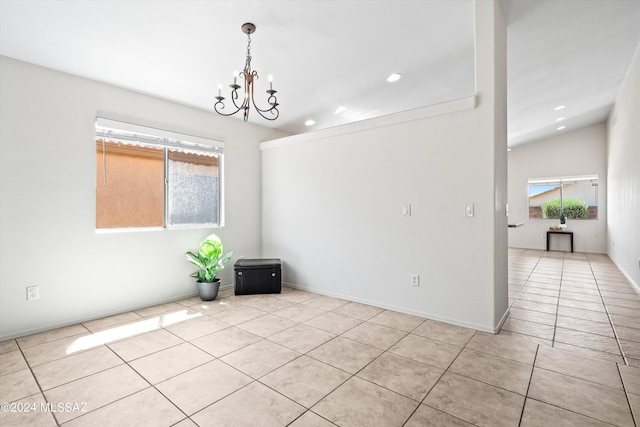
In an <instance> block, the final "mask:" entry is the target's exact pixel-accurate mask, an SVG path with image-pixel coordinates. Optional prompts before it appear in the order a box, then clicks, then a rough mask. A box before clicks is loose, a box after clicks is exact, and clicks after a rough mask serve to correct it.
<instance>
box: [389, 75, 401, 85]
mask: <svg viewBox="0 0 640 427" xmlns="http://www.w3.org/2000/svg"><path fill="white" fill-rule="evenodd" d="M401 77H402V74H398V73H392V74H389V77H387V81H388V82H389V83H393V82H397V81H398V80H400V78H401Z"/></svg>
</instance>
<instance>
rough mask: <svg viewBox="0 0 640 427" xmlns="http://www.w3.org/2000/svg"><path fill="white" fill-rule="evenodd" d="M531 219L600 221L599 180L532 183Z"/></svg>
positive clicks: (582, 179) (576, 179) (581, 179)
mask: <svg viewBox="0 0 640 427" xmlns="http://www.w3.org/2000/svg"><path fill="white" fill-rule="evenodd" d="M528 187H529V188H528V190H529V192H528V195H529V218H530V219H557V218H560V213H561V212H563V213H564V216H565V217H566V218H567V219H598V176H597V175H594V176H577V177H564V178H546V179H530V180H529V181H528Z"/></svg>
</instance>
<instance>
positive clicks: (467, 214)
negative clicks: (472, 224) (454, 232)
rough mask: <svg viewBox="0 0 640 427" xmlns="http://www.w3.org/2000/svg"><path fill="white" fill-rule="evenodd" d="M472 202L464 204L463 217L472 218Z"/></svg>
mask: <svg viewBox="0 0 640 427" xmlns="http://www.w3.org/2000/svg"><path fill="white" fill-rule="evenodd" d="M473 210H474V207H473V203H465V204H464V217H465V218H473Z"/></svg>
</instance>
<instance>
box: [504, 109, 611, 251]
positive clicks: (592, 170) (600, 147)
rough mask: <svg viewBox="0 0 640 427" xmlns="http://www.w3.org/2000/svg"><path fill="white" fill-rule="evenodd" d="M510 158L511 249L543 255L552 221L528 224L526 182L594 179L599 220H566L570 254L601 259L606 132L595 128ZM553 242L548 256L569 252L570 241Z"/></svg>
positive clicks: (602, 126) (603, 248)
mask: <svg viewBox="0 0 640 427" xmlns="http://www.w3.org/2000/svg"><path fill="white" fill-rule="evenodd" d="M508 158H509V179H508V183H509V223H511V224H514V223H520V222H522V223H524V225H523V226H522V227H518V228H510V229H509V246H510V247H514V248H528V249H546V243H547V234H546V232H547V230H548V229H549V227H550V226H551V225H557V224H558V220H555V219H531V220H529V205H528V202H527V201H528V195H527V180H528V179H530V178H551V177H562V176H575V175H591V174H598V176H599V178H600V181H599V186H598V189H599V190H598V191H599V196H598V198H599V200H598V203H599V204H598V219H597V220H581V221H578V220H567V231H573V233H574V235H573V237H574V246H575V247H574V251H576V252H591V253H605V252H606V238H607V126H606V123H604V122H603V123H599V124H596V125H592V126H588V127H585V128H581V129H577V130H574V131H570V132H565V133H559V134H558V135H556V136H554V137H552V138H547V139H543V140H540V141H536V142H533V143H530V144H524V145H519V146H516V147H514V148H513V149H512V150H511V151H510V152H509V154H508ZM557 237H558V236H554V238H552V239H551V248H550V249H552V250H567V251H568V250H570V247H569V246H570V244H569V239H568V238H566V237H565V238H557Z"/></svg>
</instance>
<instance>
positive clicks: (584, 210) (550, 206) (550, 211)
mask: <svg viewBox="0 0 640 427" xmlns="http://www.w3.org/2000/svg"><path fill="white" fill-rule="evenodd" d="M561 213H563V214H564V217H565V218H566V219H587V215H588V213H589V205H588V204H587V202H585V201H582V200H579V199H564V200H563V201H562V207H561V206H560V199H555V200H549V201H548V202H544V203H543V204H542V217H543V218H560V214H561Z"/></svg>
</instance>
